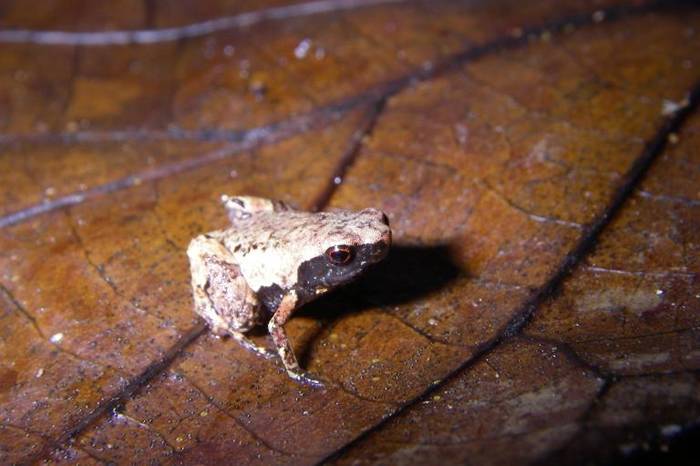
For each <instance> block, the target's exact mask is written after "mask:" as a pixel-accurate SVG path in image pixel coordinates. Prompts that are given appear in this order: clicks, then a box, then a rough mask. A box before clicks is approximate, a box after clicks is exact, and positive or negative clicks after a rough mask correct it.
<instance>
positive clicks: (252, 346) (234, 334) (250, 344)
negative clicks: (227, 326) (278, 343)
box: [227, 330, 277, 359]
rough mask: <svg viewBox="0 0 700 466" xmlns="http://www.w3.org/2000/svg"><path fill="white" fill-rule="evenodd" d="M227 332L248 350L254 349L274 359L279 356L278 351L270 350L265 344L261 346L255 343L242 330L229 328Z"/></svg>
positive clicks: (253, 350) (263, 355) (267, 357)
mask: <svg viewBox="0 0 700 466" xmlns="http://www.w3.org/2000/svg"><path fill="white" fill-rule="evenodd" d="M227 333H228V334H229V335H231V337H233V338H235V340H236V341H237V342H238V343H239V344H240V345H241V346H242V347H244V348H245V349H247V350H248V351H252V352H254V353H257V354H258V355H260V356H262V357H264V358H265V359H274V358H276V357H277V353H275V352H274V351H270V350H269V349H267V348H265V347H264V346H259V345H256V344H255V343H253V341H252V340H251V339H250V338H248V337H247V336H245V335H244V334H242V333H241V332H236V331H234V330H228V331H227Z"/></svg>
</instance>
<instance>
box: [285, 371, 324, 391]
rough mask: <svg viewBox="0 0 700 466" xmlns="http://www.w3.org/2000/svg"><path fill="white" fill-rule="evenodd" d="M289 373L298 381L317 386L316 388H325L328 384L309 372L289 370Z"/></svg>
mask: <svg viewBox="0 0 700 466" xmlns="http://www.w3.org/2000/svg"><path fill="white" fill-rule="evenodd" d="M287 374H289V376H290V377H291V378H293V379H294V380H296V381H297V382H300V383H302V384H304V385H309V386H311V387H316V388H323V387H325V386H326V384H325V382H323V381H322V380H320V379H317V378H315V377H313V376H311V374H309V373H308V372H292V371H287Z"/></svg>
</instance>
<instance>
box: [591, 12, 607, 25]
mask: <svg viewBox="0 0 700 466" xmlns="http://www.w3.org/2000/svg"><path fill="white" fill-rule="evenodd" d="M604 20H605V12H604V11H603V10H598V11H596V12H594V13H593V22H594V23H600V22H603V21H604Z"/></svg>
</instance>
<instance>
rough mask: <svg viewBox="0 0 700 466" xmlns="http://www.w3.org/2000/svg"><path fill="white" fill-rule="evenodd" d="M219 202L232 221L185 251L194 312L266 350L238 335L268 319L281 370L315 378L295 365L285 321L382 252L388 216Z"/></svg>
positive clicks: (221, 331)
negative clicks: (306, 210) (282, 365)
mask: <svg viewBox="0 0 700 466" xmlns="http://www.w3.org/2000/svg"><path fill="white" fill-rule="evenodd" d="M222 201H223V203H224V207H225V208H226V210H227V212H228V216H229V219H230V220H231V224H232V226H231V227H230V228H228V229H226V230H217V231H212V232H210V233H207V234H204V235H200V236H198V237H196V238H194V239H193V240H192V241H191V242H190V245H189V247H188V249H187V255H188V257H189V259H190V267H191V272H192V289H193V294H194V302H195V311H196V312H197V313H198V314H199V315H201V316H202V317H203V318H204V319H205V320H206V321H207V323H208V324H209V326H210V327H211V328H212V330H213V331H214V332H215V333H217V334H218V335H225V334H229V335H231V336H232V337H233V338H235V339H236V340H238V341H239V342H240V343H241V344H242V345H243V346H245V347H246V348H248V349H251V350H253V351H256V352H258V353H260V354H263V355H265V356H270V355H271V353H269V352H268V350H266V349H264V348H260V347H257V346H256V345H255V344H253V343H252V342H251V341H250V340H248V339H247V338H246V337H245V335H244V333H245V332H247V331H248V330H250V329H251V328H253V327H255V326H256V325H260V324H263V323H265V322H267V325H268V330H269V332H270V335H271V336H272V341H273V343H274V345H275V348H276V349H277V353H278V354H279V356H280V358H281V359H282V362H283V363H284V366H285V368H286V370H287V373H288V374H289V375H290V376H291V377H293V378H294V379H296V380H301V381H306V382H310V383H314V384H318V383H319V382H318V381H316V380H314V379H312V378H310V377H308V376H307V375H305V374H304V373H303V372H302V370H301V369H300V367H299V364H298V362H297V359H296V356H295V355H294V353H293V351H292V349H291V346H290V344H289V340H288V338H287V334H286V332H285V331H284V324H285V323H286V322H287V320H288V319H289V318H290V317H291V315H292V313H293V312H294V311H295V310H296V309H297V308H299V307H300V306H302V305H303V304H305V303H307V302H309V301H311V300H312V299H315V298H316V297H318V296H320V295H322V294H323V293H325V292H327V291H328V290H330V289H333V288H335V287H337V286H340V285H342V284H344V283H347V282H349V281H351V280H353V279H354V278H356V277H357V276H358V275H360V274H361V273H362V272H363V271H364V270H365V269H366V268H367V267H368V266H370V265H371V264H373V263H376V262H378V261H380V260H382V259H383V258H384V257H385V256H386V254H387V252H388V249H389V246H390V245H391V229H390V228H389V222H388V220H387V218H386V216H385V215H384V214H383V213H382V212H380V211H378V210H376V209H365V210H362V211H359V212H354V211H334V212H320V213H310V212H298V211H295V210H293V209H291V208H290V207H288V206H287V205H285V204H283V203H281V202H279V201H272V200H269V199H263V198H257V197H243V196H241V197H229V196H222Z"/></svg>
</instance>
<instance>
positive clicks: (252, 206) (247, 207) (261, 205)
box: [221, 194, 293, 224]
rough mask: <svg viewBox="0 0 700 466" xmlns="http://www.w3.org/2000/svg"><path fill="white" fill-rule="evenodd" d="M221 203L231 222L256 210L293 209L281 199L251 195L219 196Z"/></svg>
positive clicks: (276, 210)
mask: <svg viewBox="0 0 700 466" xmlns="http://www.w3.org/2000/svg"><path fill="white" fill-rule="evenodd" d="M221 203H222V204H223V205H224V209H226V213H228V217H229V220H231V223H234V224H235V223H236V221H237V220H240V219H244V218H248V217H250V216H251V215H253V214H255V213H258V212H285V211H288V210H293V209H292V208H291V207H290V206H288V205H287V204H285V203H284V202H282V201H276V200H272V199H265V198H263V197H253V196H227V195H226V194H224V195H222V196H221Z"/></svg>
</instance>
